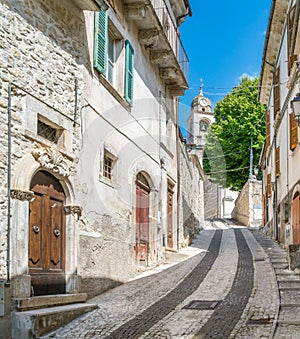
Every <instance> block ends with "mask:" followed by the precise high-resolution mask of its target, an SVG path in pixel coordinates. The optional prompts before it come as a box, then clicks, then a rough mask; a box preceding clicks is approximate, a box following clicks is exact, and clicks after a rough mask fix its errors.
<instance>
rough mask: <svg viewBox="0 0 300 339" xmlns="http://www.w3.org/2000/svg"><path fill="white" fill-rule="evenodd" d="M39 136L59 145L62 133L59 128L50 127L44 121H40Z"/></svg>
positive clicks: (38, 125)
mask: <svg viewBox="0 0 300 339" xmlns="http://www.w3.org/2000/svg"><path fill="white" fill-rule="evenodd" d="M37 134H38V135H39V136H41V137H43V138H45V139H47V140H49V141H51V142H54V143H55V144H57V143H58V140H59V137H60V135H61V131H60V130H59V129H58V128H55V127H53V126H50V125H48V124H47V123H45V122H44V121H41V120H40V119H39V120H38V124H37Z"/></svg>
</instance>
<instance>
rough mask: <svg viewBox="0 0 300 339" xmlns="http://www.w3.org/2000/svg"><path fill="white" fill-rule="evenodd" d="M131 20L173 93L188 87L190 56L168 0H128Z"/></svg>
mask: <svg viewBox="0 0 300 339" xmlns="http://www.w3.org/2000/svg"><path fill="white" fill-rule="evenodd" d="M125 11H126V16H127V19H128V20H132V21H135V23H136V25H137V27H138V29H139V41H140V43H141V44H142V45H144V46H145V47H146V49H148V50H149V53H150V60H151V62H152V64H154V65H157V66H158V67H159V72H160V77H161V78H162V79H163V80H164V81H165V83H166V85H168V87H169V89H170V90H171V92H172V94H173V95H183V94H184V90H185V89H186V88H187V87H188V83H187V77H188V66H189V59H188V57H187V54H186V52H185V50H184V47H183V45H182V42H181V40H180V36H179V32H178V29H177V25H176V18H175V16H174V15H173V13H172V11H171V10H170V9H169V8H168V7H167V5H166V2H165V0H125Z"/></svg>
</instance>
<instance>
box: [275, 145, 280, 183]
mask: <svg viewBox="0 0 300 339" xmlns="http://www.w3.org/2000/svg"><path fill="white" fill-rule="evenodd" d="M275 173H276V178H278V177H279V176H280V146H278V147H277V148H276V150H275Z"/></svg>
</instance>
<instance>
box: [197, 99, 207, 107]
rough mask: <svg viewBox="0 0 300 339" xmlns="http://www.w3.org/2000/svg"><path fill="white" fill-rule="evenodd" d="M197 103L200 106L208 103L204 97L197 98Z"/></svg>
mask: <svg viewBox="0 0 300 339" xmlns="http://www.w3.org/2000/svg"><path fill="white" fill-rule="evenodd" d="M199 104H200V105H201V106H207V105H208V101H207V100H206V99H205V98H201V99H200V100H199Z"/></svg>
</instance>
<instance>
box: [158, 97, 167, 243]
mask: <svg viewBox="0 0 300 339" xmlns="http://www.w3.org/2000/svg"><path fill="white" fill-rule="evenodd" d="M161 106H162V92H161V91H159V108H158V120H159V121H158V129H159V135H158V143H159V145H158V157H159V162H160V182H159V190H158V191H159V192H158V194H159V197H158V201H159V204H158V211H157V223H158V225H159V226H160V229H161V231H162V246H163V247H165V246H166V235H165V230H164V229H163V224H162V180H163V166H164V165H163V160H162V158H161V111H162V107H161Z"/></svg>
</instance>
